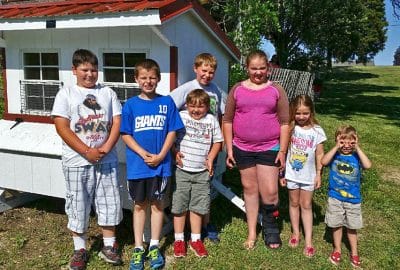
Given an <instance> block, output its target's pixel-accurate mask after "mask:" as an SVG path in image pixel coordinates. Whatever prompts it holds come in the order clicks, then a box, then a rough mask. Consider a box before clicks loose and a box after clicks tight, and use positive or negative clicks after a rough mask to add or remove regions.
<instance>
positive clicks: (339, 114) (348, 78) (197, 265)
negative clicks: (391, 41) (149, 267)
mask: <svg viewBox="0 0 400 270" xmlns="http://www.w3.org/2000/svg"><path fill="white" fill-rule="evenodd" d="M327 77H328V78H327V81H326V83H325V84H324V89H323V92H322V95H321V98H320V99H319V100H318V101H317V102H316V110H317V117H318V119H319V120H320V123H321V126H322V127H323V128H324V129H325V132H326V134H327V136H328V142H327V143H326V145H325V151H327V150H328V149H329V148H330V147H332V146H333V140H334V138H333V134H334V131H335V129H336V127H337V126H338V125H340V124H342V123H349V124H351V125H353V126H355V128H356V129H357V130H358V132H359V134H360V141H361V146H362V148H363V150H364V151H365V152H366V154H367V155H368V156H369V157H370V159H371V160H372V162H373V168H372V169H371V170H368V171H366V172H365V173H364V177H363V184H362V193H363V198H364V202H363V218H364V228H363V229H361V230H360V231H359V252H360V257H361V261H362V264H363V269H400V258H399V254H400V233H399V224H400V196H399V194H400V143H399V142H398V140H399V136H400V67H352V68H337V69H334V71H333V72H332V73H331V74H329V75H328V76H327ZM326 180H327V174H326V172H325V174H324V178H323V187H322V188H321V189H320V190H318V191H316V192H315V196H314V244H315V247H316V249H317V254H316V256H315V257H314V258H312V259H308V258H305V257H304V256H303V255H302V245H303V244H304V241H302V242H300V246H299V247H298V248H296V249H291V248H289V247H288V245H287V241H288V239H289V236H290V223H289V215H288V198H287V192H286V190H284V189H282V190H280V200H281V215H282V218H281V227H282V240H283V247H282V248H281V249H279V250H274V251H273V250H269V249H266V248H265V246H264V245H263V241H262V238H261V234H260V235H259V239H258V242H257V247H256V249H255V250H253V251H246V250H244V249H243V248H242V243H243V241H244V240H245V239H246V233H247V231H246V223H245V220H244V214H243V213H242V212H241V211H240V210H238V209H237V208H235V207H234V206H233V205H232V204H231V203H230V202H228V201H227V200H226V199H225V198H223V197H222V196H219V197H218V198H217V199H216V200H215V201H213V204H212V220H213V221H214V223H215V224H216V225H217V227H218V228H219V229H220V230H221V239H222V241H221V243H220V244H218V245H213V244H211V243H208V242H207V243H206V246H207V248H208V250H209V253H210V256H209V257H208V258H207V259H198V258H197V257H195V256H194V255H193V254H192V253H190V252H189V256H188V257H186V258H184V259H180V260H176V259H174V258H173V256H172V254H173V251H172V243H173V236H172V235H169V236H168V237H166V238H165V239H164V241H163V246H162V248H163V251H164V252H165V255H166V257H167V261H168V264H167V267H166V268H167V269H351V265H350V262H349V260H348V254H347V251H348V249H347V248H346V245H345V243H344V244H343V256H342V263H341V264H340V266H339V267H334V266H332V265H331V263H330V262H329V261H328V256H329V254H330V252H331V250H332V244H331V237H330V233H329V232H328V231H327V229H326V227H325V224H324V214H325V207H326V200H327V197H326V189H327V181H326ZM224 181H225V183H226V184H227V185H229V186H230V187H231V188H232V190H234V191H235V192H236V193H237V194H241V193H242V192H241V186H240V180H239V174H238V172H237V171H229V172H227V173H226V176H225V180H224ZM124 214H125V218H124V221H123V223H122V224H121V225H120V226H119V228H118V240H119V243H120V246H121V248H122V251H123V259H124V262H125V265H124V266H121V267H111V266H108V265H106V264H105V263H103V262H102V261H101V260H100V259H99V258H97V255H96V254H97V252H98V247H99V243H100V242H101V238H100V235H99V233H100V231H99V230H98V228H97V227H96V226H95V219H92V220H91V225H92V226H91V229H90V232H89V243H90V244H91V247H92V249H91V250H90V254H91V260H90V264H89V265H88V269H127V268H128V263H129V259H130V253H131V251H132V250H133V236H132V232H131V225H132V224H131V216H130V215H131V213H130V212H129V211H126V212H125V213H124ZM0 224H1V225H0V269H60V268H65V266H66V264H67V262H68V260H69V256H70V255H71V250H72V241H71V239H70V236H69V233H68V230H67V229H66V216H65V215H64V213H63V200H60V199H53V198H43V199H41V200H39V201H37V202H34V203H32V204H30V205H27V206H25V207H21V208H18V209H13V210H10V211H7V212H5V213H2V214H0Z"/></svg>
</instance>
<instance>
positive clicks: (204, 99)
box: [186, 89, 210, 108]
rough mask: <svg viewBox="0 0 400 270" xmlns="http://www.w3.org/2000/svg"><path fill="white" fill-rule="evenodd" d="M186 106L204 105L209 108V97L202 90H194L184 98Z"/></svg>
mask: <svg viewBox="0 0 400 270" xmlns="http://www.w3.org/2000/svg"><path fill="white" fill-rule="evenodd" d="M186 104H204V105H206V106H207V107H208V108H210V96H209V95H208V94H207V93H206V91H204V90H203V89H194V90H192V91H190V93H189V94H188V95H187V96H186Z"/></svg>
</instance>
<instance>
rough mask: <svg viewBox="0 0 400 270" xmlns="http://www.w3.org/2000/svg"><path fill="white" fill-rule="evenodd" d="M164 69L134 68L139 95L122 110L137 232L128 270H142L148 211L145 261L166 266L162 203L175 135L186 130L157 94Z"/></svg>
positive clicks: (151, 66) (143, 64)
mask: <svg viewBox="0 0 400 270" xmlns="http://www.w3.org/2000/svg"><path fill="white" fill-rule="evenodd" d="M160 78H161V76H160V68H159V66H158V64H157V63H156V62H155V61H154V60H151V59H145V60H143V61H141V62H139V63H137V64H136V66H135V79H136V82H137V83H138V84H139V87H140V89H141V93H140V95H139V96H136V97H132V98H130V99H129V100H128V101H127V102H126V103H125V105H124V107H123V109H122V122H121V135H122V140H123V141H124V142H125V144H126V145H127V148H126V165H127V179H128V188H129V194H130V196H131V197H132V199H133V200H134V202H135V206H134V209H133V230H134V238H135V248H134V250H133V255H132V260H131V262H130V267H129V269H130V270H137V269H138V270H141V269H143V268H144V259H145V257H144V253H145V250H144V248H143V231H144V224H145V219H146V209H147V207H148V206H149V205H150V207H151V240H150V245H149V251H148V254H147V257H148V259H149V261H150V267H151V268H152V269H158V268H161V267H163V266H164V258H163V257H162V255H161V253H160V250H159V247H158V245H159V239H160V234H161V229H162V223H163V213H164V212H163V208H162V199H163V197H164V196H165V189H166V186H167V183H168V181H170V177H171V154H170V148H171V146H172V145H173V143H174V142H175V138H176V131H177V130H179V129H181V128H184V125H183V123H182V120H181V118H180V116H179V113H178V110H177V108H176V106H175V103H174V101H173V100H172V98H171V97H170V96H161V95H159V94H157V93H156V88H157V84H158V82H159V81H160Z"/></svg>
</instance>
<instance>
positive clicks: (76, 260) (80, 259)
mask: <svg viewBox="0 0 400 270" xmlns="http://www.w3.org/2000/svg"><path fill="white" fill-rule="evenodd" d="M88 259H89V255H88V254H87V252H86V249H84V248H81V249H80V250H75V251H74V254H73V255H72V257H71V261H70V262H69V267H68V269H70V270H84V269H86V263H87V261H88Z"/></svg>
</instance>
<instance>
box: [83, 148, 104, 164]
mask: <svg viewBox="0 0 400 270" xmlns="http://www.w3.org/2000/svg"><path fill="white" fill-rule="evenodd" d="M103 156H104V153H101V152H100V151H99V149H98V148H89V149H88V150H87V152H86V153H85V155H84V157H85V158H86V159H87V160H88V161H89V162H90V163H97V162H99V160H100V159H102V158H103Z"/></svg>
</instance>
